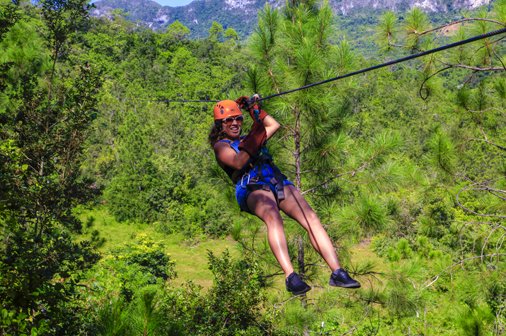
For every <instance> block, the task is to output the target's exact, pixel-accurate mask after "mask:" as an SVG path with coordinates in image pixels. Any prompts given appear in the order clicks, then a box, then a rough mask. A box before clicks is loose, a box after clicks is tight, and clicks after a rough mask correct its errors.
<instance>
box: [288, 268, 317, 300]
mask: <svg viewBox="0 0 506 336" xmlns="http://www.w3.org/2000/svg"><path fill="white" fill-rule="evenodd" d="M310 289H311V287H310V286H309V285H308V284H307V283H305V282H304V281H303V280H302V279H301V278H300V276H299V275H298V274H297V273H295V272H293V273H292V274H290V275H289V276H288V278H286V290H287V291H289V292H290V293H292V294H293V295H300V294H304V293H306V292H307V291H309V290H310Z"/></svg>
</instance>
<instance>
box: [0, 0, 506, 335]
mask: <svg viewBox="0 0 506 336" xmlns="http://www.w3.org/2000/svg"><path fill="white" fill-rule="evenodd" d="M87 3H88V2H87V1H82V0H58V1H56V0H41V1H39V2H38V3H37V5H34V4H32V2H30V1H10V0H0V239H1V242H2V243H1V244H0V300H1V303H2V306H1V308H0V335H250V336H252V335H389V336H390V335H438V334H439V335H504V334H505V332H506V314H505V312H506V276H505V275H506V274H505V264H506V262H505V256H506V247H505V238H506V225H505V223H506V221H505V218H506V152H505V151H506V67H505V64H506V53H505V50H506V45H505V43H504V41H505V38H506V35H505V32H504V28H505V27H506V1H505V0H498V1H495V2H494V3H493V5H492V6H485V7H482V8H477V9H476V10H473V11H466V12H462V13H461V18H459V19H458V21H454V18H453V17H452V18H448V19H447V20H444V18H441V17H440V18H439V19H438V22H441V21H442V22H443V23H438V24H434V23H433V22H434V21H433V20H431V17H430V16H429V15H428V14H427V13H426V12H424V11H422V10H421V9H420V8H414V9H410V10H407V11H406V12H402V13H400V14H399V13H398V14H396V13H394V12H389V11H387V12H384V13H383V14H382V15H381V16H380V17H378V18H377V22H378V24H377V25H375V26H373V27H370V29H368V30H367V31H366V32H364V33H363V34H359V35H360V36H361V37H362V39H363V40H360V41H357V39H355V38H354V37H353V36H355V35H353V36H350V35H348V34H347V33H345V30H344V29H343V27H342V26H340V25H341V24H342V21H341V20H339V19H338V18H336V17H335V14H334V13H333V11H332V9H331V8H330V7H329V6H328V4H327V3H326V2H323V1H322V2H320V1H316V0H307V1H290V2H288V3H287V6H286V7H284V8H273V7H270V6H269V5H267V6H265V7H263V8H262V9H261V10H260V11H259V12H258V19H257V22H256V24H255V29H254V31H253V32H252V34H251V35H248V36H247V37H243V38H241V37H240V35H239V34H238V33H237V31H236V30H234V29H233V28H230V27H227V28H224V26H223V24H222V23H220V22H218V21H213V22H212V23H211V24H210V25H209V27H208V30H207V35H206V36H205V37H203V38H200V39H194V38H191V37H190V36H191V35H190V29H189V28H188V27H186V26H185V25H183V24H182V23H181V22H179V21H176V22H174V23H172V24H171V25H169V26H168V27H167V28H166V29H165V30H163V31H153V30H151V29H148V28H145V27H142V26H139V25H136V24H134V23H132V22H130V21H128V20H127V19H125V17H124V16H122V15H121V13H116V14H115V15H113V16H112V17H111V18H110V19H105V18H94V17H91V16H90V9H91V8H90V6H89V5H88V4H87ZM500 30H502V31H500ZM498 31H499V33H495V34H493V35H488V36H482V38H480V39H478V40H476V41H474V42H472V43H466V44H462V45H459V46H458V47H454V48H449V49H446V50H444V51H440V52H435V53H431V54H429V55H426V56H423V57H417V58H415V59H412V60H409V61H406V62H401V63H397V64H395V65H392V66H388V67H382V68H379V69H375V70H373V71H368V72H365V73H361V74H357V75H354V76H348V77H346V78H342V79H340V80H334V81H331V82H327V83H325V84H321V85H317V86H313V87H311V88H307V89H304V90H298V91H294V92H290V93H287V91H290V90H292V89H295V88H300V87H303V86H306V85H310V84H313V83H318V82H321V81H325V80H327V79H331V78H337V77H340V76H344V75H346V74H350V73H353V72H356V71H359V70H360V69H364V68H367V67H373V66H376V65H378V64H381V63H383V62H387V61H389V60H393V59H396V58H400V57H407V56H409V55H416V54H418V53H421V52H423V51H426V50H431V49H434V48H437V47H440V46H443V45H447V44H450V43H453V42H457V41H463V40H466V39H469V38H471V37H474V36H480V35H482V34H485V33H489V32H498ZM357 43H367V44H368V45H373V46H374V48H373V49H370V50H369V51H368V52H367V53H360V52H358V51H357V50H359V48H357V45H356V44H357ZM254 93H258V94H260V96H261V97H264V98H266V97H267V98H268V97H270V98H268V99H265V100H263V101H261V105H262V108H263V109H264V110H265V111H267V112H268V113H269V114H270V115H271V116H273V117H274V118H275V119H276V120H277V121H278V122H279V123H280V124H281V128H280V129H279V130H278V132H277V133H276V134H275V135H274V136H273V137H272V138H271V139H270V140H269V141H268V148H269V151H270V152H271V153H273V155H274V158H275V161H276V164H277V165H278V166H279V167H280V169H281V170H282V171H283V172H284V173H285V174H286V175H287V176H288V178H289V179H290V180H291V181H293V183H294V185H295V186H296V187H297V188H298V190H299V191H300V192H301V193H302V194H303V195H304V197H305V198H306V199H307V201H308V203H309V204H310V205H311V206H312V207H313V208H314V210H315V211H316V213H317V214H318V216H319V218H320V219H321V222H322V223H323V225H324V227H325V229H326V230H327V232H328V234H329V236H330V238H331V240H332V243H333V244H334V246H335V249H336V251H337V253H338V255H339V258H340V262H341V264H342V265H343V267H345V268H346V269H347V270H348V271H349V273H350V275H352V276H353V277H354V278H356V279H357V280H359V281H360V282H361V284H362V287H361V288H359V289H354V290H351V289H343V288H335V287H331V286H329V274H330V272H329V269H328V267H327V266H326V265H325V263H324V262H323V260H322V258H321V257H320V255H318V254H317V253H316V252H315V251H314V249H313V248H312V246H311V242H310V240H309V238H308V235H307V233H306V231H305V230H303V229H302V228H301V227H300V226H299V225H297V223H296V222H295V221H293V220H291V219H290V218H288V217H284V228H285V232H286V237H287V241H288V247H289V251H290V258H291V260H292V262H293V264H294V266H295V268H296V271H297V272H298V273H299V274H301V276H302V277H303V278H304V279H305V280H306V281H307V282H308V283H309V284H310V285H311V287H312V290H311V291H309V292H308V293H307V294H306V295H302V296H293V295H291V294H290V293H289V292H287V291H286V289H285V283H284V276H283V272H282V271H281V268H280V266H279V264H278V263H277V262H276V259H275V258H274V256H273V254H272V252H271V250H270V247H269V244H268V240H267V235H266V228H265V225H264V224H263V222H262V221H261V220H260V219H258V218H256V217H254V216H251V215H249V214H248V213H246V212H241V211H240V210H239V207H238V205H237V202H236V200H235V195H234V192H235V191H234V187H233V185H232V183H231V181H230V179H229V177H228V176H227V174H226V173H225V172H224V171H223V170H222V169H221V168H220V167H219V166H218V164H217V163H216V160H215V157H214V152H213V150H212V148H211V146H210V145H209V143H208V136H209V132H210V130H211V127H212V125H213V122H214V120H213V114H212V110H213V106H214V102H213V101H215V100H222V99H236V98H239V97H241V96H251V95H253V94H254ZM277 94H279V95H277ZM251 125H252V121H251V120H249V116H248V114H247V113H245V120H244V129H245V132H243V133H246V131H247V130H249V128H250V126H251Z"/></svg>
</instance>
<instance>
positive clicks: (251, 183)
mask: <svg viewBox="0 0 506 336" xmlns="http://www.w3.org/2000/svg"><path fill="white" fill-rule="evenodd" d="M219 141H223V142H226V143H228V144H229V145H230V147H231V148H232V149H233V150H235V152H236V153H239V143H240V142H241V139H237V140H234V141H231V140H227V139H223V140H219ZM225 171H226V172H227V174H228V175H229V176H230V178H231V179H232V181H233V182H234V183H235V197H236V199H237V203H239V207H240V208H241V210H243V211H247V212H250V213H251V211H250V209H249V208H248V205H247V199H248V196H249V194H250V193H251V192H253V191H255V190H266V191H271V192H272V193H273V194H274V196H275V197H276V201H277V202H278V204H279V202H280V201H282V200H283V199H284V198H285V195H284V186H285V185H293V183H292V182H291V181H289V180H288V179H287V178H286V176H285V175H283V174H282V173H281V171H280V170H279V168H278V167H277V166H276V165H274V163H273V162H272V157H271V155H270V154H269V151H268V150H267V147H265V146H263V147H262V148H261V150H260V154H259V155H258V157H257V158H255V159H254V160H250V161H248V163H247V164H246V165H245V166H244V167H243V168H242V169H241V170H239V171H235V170H227V169H225Z"/></svg>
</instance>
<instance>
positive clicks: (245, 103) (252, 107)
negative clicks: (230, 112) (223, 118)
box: [235, 94, 267, 122]
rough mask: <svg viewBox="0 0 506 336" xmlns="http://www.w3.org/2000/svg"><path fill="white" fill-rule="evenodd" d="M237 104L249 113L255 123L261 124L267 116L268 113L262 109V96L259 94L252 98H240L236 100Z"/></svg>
mask: <svg viewBox="0 0 506 336" xmlns="http://www.w3.org/2000/svg"><path fill="white" fill-rule="evenodd" d="M235 102H236V103H237V105H239V107H240V108H242V109H245V110H247V111H248V112H249V115H250V116H251V119H253V121H258V122H261V121H263V120H264V118H265V117H266V116H267V112H265V111H264V110H262V109H260V96H259V95H258V94H254V95H253V96H251V97H250V98H248V97H246V96H242V97H239V98H237V99H236V100H235Z"/></svg>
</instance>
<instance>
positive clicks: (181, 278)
mask: <svg viewBox="0 0 506 336" xmlns="http://www.w3.org/2000/svg"><path fill="white" fill-rule="evenodd" d="M77 214H78V216H79V218H80V219H81V221H82V222H83V223H84V224H83V225H84V229H83V234H82V235H81V236H80V237H78V239H89V238H90V236H91V232H92V231H93V230H98V231H99V233H100V237H102V238H105V239H106V241H105V244H104V245H103V246H101V247H100V248H99V252H100V253H101V254H102V255H103V256H106V255H108V254H110V251H111V250H113V249H115V248H118V247H120V246H122V245H125V244H128V243H131V242H134V241H135V237H136V236H137V235H139V234H145V235H147V236H148V237H150V238H151V239H152V240H154V241H156V242H158V243H160V244H161V245H163V246H165V252H166V253H168V254H169V255H170V257H171V260H173V261H175V263H176V268H175V269H176V272H177V278H176V279H175V280H174V282H175V283H176V284H177V285H179V284H182V283H185V282H187V281H189V280H191V281H193V282H194V283H195V284H197V285H200V286H202V287H204V288H209V287H210V286H211V285H212V281H213V276H212V274H211V272H210V270H209V269H208V257H207V256H208V251H212V252H213V253H214V254H216V255H219V254H221V253H222V252H223V251H225V249H228V250H229V251H230V253H231V255H232V256H233V257H235V258H237V257H239V253H240V252H239V249H238V248H237V246H238V244H237V243H236V242H235V241H234V240H233V239H232V238H231V237H225V238H221V239H210V238H206V239H203V240H200V241H198V240H195V239H194V240H191V241H189V240H188V239H186V238H187V237H184V236H183V235H182V234H179V233H178V234H171V235H167V234H164V233H161V232H158V231H156V230H155V228H154V227H153V226H152V225H148V224H144V223H120V222H118V221H116V220H115V218H114V216H112V215H111V214H110V213H108V211H107V209H106V208H94V209H84V208H80V209H78V210H77ZM90 218H93V225H92V226H91V227H86V226H87V225H86V223H87V222H88V221H89V220H90ZM257 235H258V237H257V239H256V241H257V243H258V244H260V243H263V242H262V241H263V240H264V239H265V235H266V233H265V232H264V228H263V227H262V229H261V230H260V232H257ZM369 245H370V244H369V242H363V243H361V244H358V245H355V246H353V247H352V248H351V249H350V251H349V252H350V254H351V262H352V263H353V264H361V263H364V262H366V261H372V262H374V264H375V265H376V267H375V271H377V272H382V271H384V270H385V269H386V265H384V263H383V261H382V260H381V258H379V257H378V256H377V255H376V254H375V253H374V252H372V251H371V248H370V246H369ZM319 264H321V266H322V267H319V269H318V271H317V276H316V277H315V279H313V282H314V283H312V285H313V286H314V287H315V288H314V289H315V290H314V291H313V292H315V294H316V292H319V291H321V290H326V289H327V288H326V287H328V286H327V282H328V276H329V270H328V268H327V267H326V265H325V262H324V261H323V260H321V263H319ZM294 266H296V265H294ZM269 271H270V272H273V273H274V272H277V271H279V270H277V269H276V268H272V269H271V270H269ZM272 285H273V286H272V290H273V292H274V293H275V296H276V297H279V295H284V294H286V293H285V288H284V287H285V285H284V278H283V277H282V276H276V277H274V278H272ZM364 285H366V284H364ZM366 286H367V285H366Z"/></svg>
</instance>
